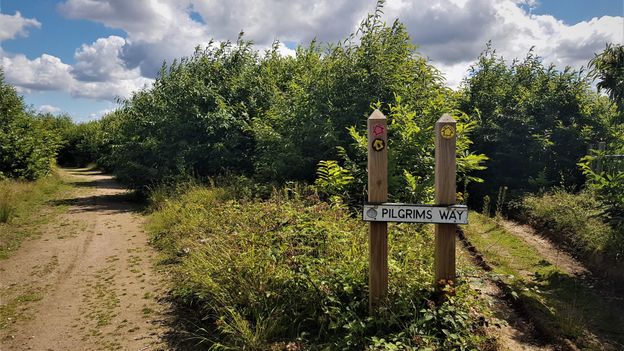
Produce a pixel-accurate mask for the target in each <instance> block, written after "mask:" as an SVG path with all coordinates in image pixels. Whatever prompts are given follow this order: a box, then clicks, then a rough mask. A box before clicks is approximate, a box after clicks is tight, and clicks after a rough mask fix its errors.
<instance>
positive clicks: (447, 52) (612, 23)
mask: <svg viewBox="0 0 624 351" xmlns="http://www.w3.org/2000/svg"><path fill="white" fill-rule="evenodd" d="M519 5H526V6H536V5H537V3H536V2H535V1H526V0H461V1H460V0H454V1H446V2H444V1H442V2H435V3H432V2H430V1H427V0H416V1H404V0H390V1H388V3H387V6H386V11H385V13H386V18H388V20H391V19H394V18H396V17H398V18H399V19H400V20H401V21H402V22H403V23H405V25H406V26H407V29H408V31H409V33H410V34H411V36H412V38H413V41H414V43H416V44H418V45H419V51H420V52H421V53H423V54H424V55H426V56H427V57H429V58H430V59H431V60H432V61H433V62H434V64H436V66H438V67H439V68H441V69H442V70H443V71H444V72H445V73H446V76H447V78H448V81H449V84H450V85H451V86H453V87H456V86H457V83H458V82H459V81H461V78H462V77H463V76H464V75H465V73H466V70H467V69H468V67H469V66H470V64H472V63H473V62H474V60H475V59H476V58H477V56H478V55H479V53H480V52H481V51H482V50H483V49H484V48H485V43H486V42H487V41H489V40H491V41H492V45H493V47H494V48H495V49H496V51H497V52H498V53H499V54H501V55H502V56H504V57H505V58H506V59H508V60H511V59H514V58H523V57H524V56H525V55H526V54H527V52H528V50H529V49H530V48H531V47H535V49H534V52H535V53H536V54H537V55H539V56H540V57H542V59H543V60H544V62H545V63H546V64H550V63H553V64H555V65H556V66H557V67H558V68H560V69H563V68H564V67H565V66H572V67H573V68H576V69H578V68H580V67H581V66H582V65H586V64H587V62H588V61H589V60H590V59H591V58H592V57H593V54H594V53H595V52H599V51H601V50H602V49H603V48H604V47H605V43H607V42H616V43H622V42H624V17H621V16H620V17H610V16H604V17H601V18H594V19H592V20H589V21H582V22H579V23H576V24H574V25H566V24H565V23H563V22H562V21H561V20H558V19H556V18H555V17H553V16H550V15H531V14H530V13H529V12H527V11H526V10H525V9H523V8H522V7H521V6H519Z"/></svg>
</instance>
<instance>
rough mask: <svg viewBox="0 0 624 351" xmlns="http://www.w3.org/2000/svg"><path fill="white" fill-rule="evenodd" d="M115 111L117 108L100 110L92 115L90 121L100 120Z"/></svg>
mask: <svg viewBox="0 0 624 351" xmlns="http://www.w3.org/2000/svg"><path fill="white" fill-rule="evenodd" d="M115 110H116V108H105V109H103V110H99V111H97V112H94V113H92V114H90V115H89V119H100V118H102V117H104V116H106V115H107V114H109V113H111V112H113V111H115Z"/></svg>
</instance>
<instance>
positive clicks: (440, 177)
mask: <svg viewBox="0 0 624 351" xmlns="http://www.w3.org/2000/svg"><path fill="white" fill-rule="evenodd" d="M456 124H457V122H455V120H454V119H453V118H452V117H451V116H450V115H448V114H444V115H443V116H442V117H441V118H440V119H439V120H438V121H437V122H436V125H435V202H436V205H444V206H446V205H454V204H455V201H456V193H455V191H456V189H455V172H456V169H455V167H456V165H455V141H456V138H457V136H456ZM455 227H456V225H455V224H436V225H435V282H436V287H438V288H439V287H440V285H439V283H440V281H441V280H445V281H449V280H450V281H453V282H454V281H455Z"/></svg>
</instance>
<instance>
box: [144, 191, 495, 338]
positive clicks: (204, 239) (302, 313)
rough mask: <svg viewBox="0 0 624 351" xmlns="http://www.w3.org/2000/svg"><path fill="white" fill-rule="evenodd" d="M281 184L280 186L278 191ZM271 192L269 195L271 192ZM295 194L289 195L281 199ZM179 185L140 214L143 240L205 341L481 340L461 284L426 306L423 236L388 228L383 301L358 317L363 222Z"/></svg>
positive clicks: (320, 207) (471, 298)
mask: <svg viewBox="0 0 624 351" xmlns="http://www.w3.org/2000/svg"><path fill="white" fill-rule="evenodd" d="M289 193H290V192H289ZM280 194H281V195H280ZM292 197H296V196H294V195H293V196H292ZM231 198H232V196H231V194H230V193H229V192H228V191H227V190H226V189H222V188H217V189H207V188H201V187H194V188H190V189H187V191H185V192H183V193H182V194H181V195H179V196H178V197H177V198H170V199H168V200H167V201H166V202H165V203H164V204H161V205H160V206H159V208H160V209H159V210H158V211H156V212H155V213H154V214H153V215H152V216H151V218H150V221H149V222H150V225H149V229H150V232H151V236H152V240H153V243H154V244H155V245H156V246H157V247H159V248H160V249H161V250H163V251H164V252H165V253H166V254H167V260H168V261H170V262H175V265H174V271H175V272H176V274H175V278H174V279H175V287H176V288H175V291H174V294H175V295H176V296H177V297H178V298H179V299H180V300H181V301H183V302H184V303H186V304H188V305H189V306H193V309H194V310H197V311H199V313H200V317H202V321H201V322H200V323H201V324H200V326H199V327H200V329H199V330H198V331H197V334H198V335H197V338H198V340H200V341H203V342H205V343H207V345H208V346H209V347H211V348H213V349H249V350H271V349H286V345H289V344H290V345H294V346H293V347H298V348H299V349H312V350H317V349H318V350H320V349H331V350H353V349H360V350H361V349H366V348H370V349H373V348H374V347H375V345H378V344H379V343H380V342H381V341H380V340H381V339H384V340H385V341H384V344H385V345H386V347H388V348H389V347H390V346H388V345H394V347H398V348H399V349H418V348H422V347H430V348H431V349H448V350H450V349H475V348H476V349H483V348H482V347H481V346H482V345H484V343H487V342H489V340H488V338H487V337H485V336H483V327H484V325H483V323H482V321H480V318H479V316H481V314H482V313H483V306H482V305H481V302H480V300H477V299H476V297H475V295H474V293H473V292H472V291H470V290H469V289H468V287H467V286H466V285H462V286H460V287H459V288H458V289H457V297H456V298H453V299H450V300H449V301H448V302H447V303H445V304H443V305H441V306H434V305H433V304H432V303H431V302H430V301H429V300H430V299H431V296H432V291H431V281H432V279H433V277H432V270H433V267H432V265H433V256H432V254H433V253H432V246H431V245H430V242H431V240H433V237H432V235H433V233H431V232H430V231H424V230H422V228H421V227H418V226H414V225H411V226H404V225H396V226H393V227H392V228H391V231H390V238H389V240H391V242H392V246H391V248H390V252H389V270H390V280H391V281H392V284H390V291H389V299H388V301H387V304H386V305H385V306H384V308H382V310H381V311H380V315H379V316H378V317H377V318H371V317H369V315H368V291H367V290H368V288H367V285H368V284H367V276H368V273H367V267H368V249H367V245H366V240H365V238H366V228H367V227H366V225H365V224H363V223H362V222H361V221H360V220H357V219H353V218H352V217H351V216H350V215H349V214H348V213H347V212H346V211H345V210H344V209H343V208H342V207H339V206H338V207H332V206H329V205H327V204H325V203H323V202H318V201H315V200H311V199H308V200H293V199H292V198H287V197H285V196H284V195H283V193H282V192H276V193H275V196H274V197H272V198H271V199H270V200H268V201H264V202H250V201H248V200H232V199H231Z"/></svg>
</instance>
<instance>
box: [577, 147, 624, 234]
mask: <svg viewBox="0 0 624 351" xmlns="http://www.w3.org/2000/svg"><path fill="white" fill-rule="evenodd" d="M621 150H624V148H622V149H621ZM598 160H600V161H601V162H606V161H607V159H606V158H605V154H604V152H600V151H595V150H594V152H593V154H592V155H588V156H585V157H584V158H582V159H581V162H580V163H579V166H580V167H581V169H582V170H583V174H585V176H586V177H587V180H588V182H587V186H588V188H589V189H591V190H593V191H594V192H595V194H596V196H597V198H598V199H599V200H600V202H601V204H602V206H603V211H602V213H601V214H602V215H603V216H604V217H606V220H607V222H609V223H610V224H611V225H612V226H613V228H614V229H615V230H617V231H619V232H620V233H624V169H622V168H619V169H618V168H610V167H608V166H607V167H604V170H602V171H598V170H594V169H593V167H592V165H594V164H595V163H596V162H597V161H598ZM622 240H623V241H624V237H623V238H622Z"/></svg>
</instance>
